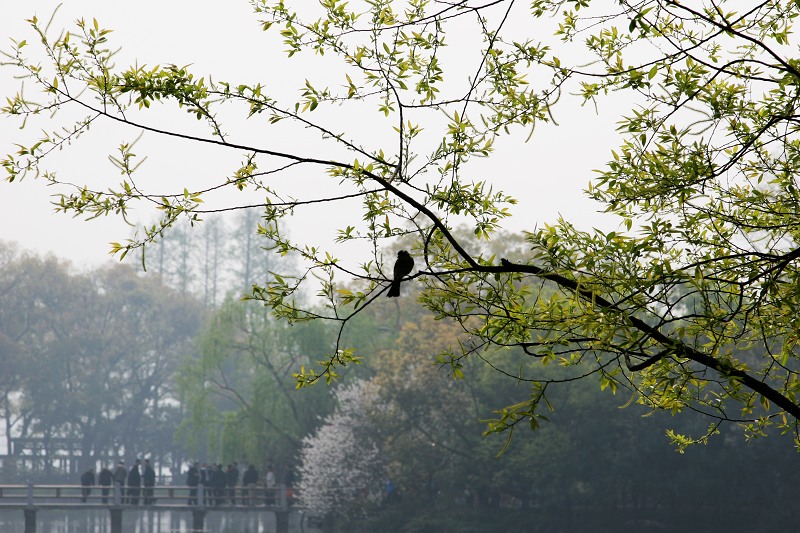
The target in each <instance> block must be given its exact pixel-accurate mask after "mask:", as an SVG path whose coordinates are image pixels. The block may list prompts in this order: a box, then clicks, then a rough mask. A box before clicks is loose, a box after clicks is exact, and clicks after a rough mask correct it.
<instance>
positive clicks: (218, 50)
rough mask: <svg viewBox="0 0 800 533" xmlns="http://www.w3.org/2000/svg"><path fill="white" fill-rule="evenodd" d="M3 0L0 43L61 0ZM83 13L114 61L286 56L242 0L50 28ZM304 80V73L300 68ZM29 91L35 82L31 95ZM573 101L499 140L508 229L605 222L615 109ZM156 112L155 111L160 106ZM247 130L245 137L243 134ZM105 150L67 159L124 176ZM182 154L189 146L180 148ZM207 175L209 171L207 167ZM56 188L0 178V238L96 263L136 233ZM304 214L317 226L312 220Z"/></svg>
mask: <svg viewBox="0 0 800 533" xmlns="http://www.w3.org/2000/svg"><path fill="white" fill-rule="evenodd" d="M0 2H1V5H2V8H1V9H0V12H2V14H3V15H2V17H0V46H2V48H3V50H7V49H8V48H9V46H10V40H9V39H10V38H17V39H27V40H28V41H32V40H35V36H34V35H33V33H32V32H31V31H30V30H29V29H28V27H27V25H26V23H25V22H24V20H25V19H26V18H29V17H30V16H31V15H33V14H36V15H37V16H38V17H39V19H48V18H49V17H50V15H51V14H52V12H53V10H54V9H55V7H56V6H57V5H58V3H59V2H57V1H51V0H36V1H32V2H18V1H9V0H0ZM81 17H83V18H86V19H87V20H91V19H92V18H93V17H95V18H97V19H98V20H99V22H100V24H101V26H104V27H107V28H111V29H113V30H114V33H113V34H112V35H111V39H112V46H113V47H122V50H121V52H120V54H119V55H118V56H117V65H118V66H128V65H130V64H133V63H135V62H138V63H139V64H147V65H155V64H159V63H160V64H167V63H174V64H178V65H186V64H191V65H192V69H193V71H194V72H196V73H198V75H208V74H211V75H213V76H214V78H215V79H217V80H220V79H224V80H228V81H231V82H238V81H247V82H251V81H256V80H254V79H253V76H254V75H258V76H264V77H265V78H270V76H271V75H272V71H270V70H269V68H268V67H269V65H265V64H264V61H262V59H264V58H270V57H273V56H275V57H277V56H281V55H282V48H281V47H280V46H277V47H276V46H275V45H274V40H270V39H268V38H267V37H266V36H265V34H264V33H263V32H261V30H260V27H259V24H258V21H257V18H256V17H255V15H253V14H252V12H251V7H250V4H249V3H248V2H247V1H244V0H228V1H226V2H210V1H192V2H189V1H184V0H179V1H176V0H170V1H168V2H164V1H160V2H156V1H153V0H143V1H140V2H137V3H135V4H130V3H115V2H104V1H99V0H70V1H69V2H66V3H64V5H63V6H62V7H61V8H60V10H59V11H58V13H57V16H56V18H55V20H54V22H53V24H52V26H51V31H52V32H54V33H55V32H56V31H57V30H58V29H60V28H71V27H72V23H73V21H74V20H76V19H78V18H81ZM326 57H327V56H326ZM290 65H293V68H298V69H299V68H301V65H303V63H302V62H292V63H290ZM273 69H274V67H273ZM10 74H11V72H10V71H9V69H7V68H3V69H0V93H2V96H3V101H5V97H6V96H9V95H12V94H13V93H14V92H16V90H17V87H18V82H17V81H16V80H13V79H10V77H9V76H10ZM297 74H302V73H297ZM298 79H299V80H302V75H300V76H299V77H298ZM263 81H264V82H269V81H270V80H269V79H264V80H263ZM298 89H299V85H298ZM32 93H33V91H31V90H30V88H29V90H28V96H32ZM572 108H573V109H574V113H573V114H569V115H567V114H564V110H563V109H562V111H561V113H562V114H560V115H558V117H557V118H558V120H559V125H558V127H555V126H552V125H546V126H544V127H541V128H540V129H539V130H538V131H537V132H536V133H534V136H533V138H532V139H531V141H529V142H528V143H527V144H521V143H516V141H515V143H507V144H506V145H501V146H499V147H498V151H497V153H495V154H494V155H493V156H492V159H491V160H490V161H491V164H492V165H493V169H495V168H496V171H497V177H496V178H495V180H494V182H495V183H498V184H499V187H500V188H502V189H503V190H504V191H505V192H506V193H508V194H511V195H512V196H514V197H516V198H517V199H519V200H520V203H519V205H517V206H516V208H515V211H514V218H513V219H511V220H510V221H509V222H508V223H506V227H507V228H508V229H512V230H521V229H530V228H533V227H534V226H535V225H537V224H539V225H541V224H542V223H545V222H553V221H554V220H555V219H556V217H557V216H558V215H559V213H560V214H563V215H564V216H565V217H566V218H568V219H570V220H572V221H575V222H576V223H577V224H578V225H579V226H581V227H583V228H586V229H589V228H591V227H592V226H597V225H606V223H605V222H602V219H601V218H600V217H599V216H598V215H597V214H596V211H597V206H596V205H594V204H592V203H591V202H589V201H588V200H587V199H585V198H584V197H583V196H582V194H581V191H582V189H584V188H585V187H586V184H587V183H588V181H589V179H590V178H591V177H592V174H593V173H592V172H591V170H592V169H595V168H600V167H602V166H603V163H604V162H605V161H606V160H607V159H608V155H609V151H610V150H611V149H612V148H614V146H615V144H616V143H615V142H613V140H614V137H613V122H614V114H613V113H611V112H608V113H605V114H602V115H600V116H598V115H597V114H596V113H595V110H594V109H591V108H588V107H584V108H581V107H579V106H578V101H577V100H575V103H574V105H572ZM363 112H364V116H363V117H360V118H363V120H365V121H369V120H372V119H373V116H374V115H375V110H374V109H372V108H371V107H369V108H367V107H365V108H364V111H363ZM617 112H619V110H617ZM151 115H152V116H153V117H155V116H156V115H155V113H151ZM18 125H19V123H18V121H16V120H12V119H8V118H7V117H2V120H0V149H2V152H3V154H6V153H8V152H9V151H13V149H14V147H13V143H14V142H15V141H16V140H18V139H19V138H20V135H30V134H33V133H35V132H36V130H33V131H31V132H28V133H25V132H20V130H19V129H18ZM102 128H103V126H102V125H101V126H100V130H99V131H100V132H101V133H104V132H107V137H109V140H110V141H109V142H111V141H113V142H114V143H117V144H118V143H119V142H123V141H128V140H130V138H131V135H135V133H129V134H125V133H119V132H117V131H116V130H113V129H111V128H106V129H105V130H103V129H102ZM241 135H242V138H246V135H245V134H241ZM115 136H117V137H115ZM517 138H524V134H523V133H520V134H518V135H517ZM144 144H145V146H143V149H142V151H143V152H145V153H147V154H148V155H149V156H150V157H151V158H153V160H154V161H155V162H154V163H151V162H150V161H148V163H147V164H149V165H163V166H164V168H170V167H169V165H172V164H174V163H175V159H176V157H175V155H176V152H175V151H174V150H178V151H179V152H178V153H182V152H181V151H183V150H191V149H193V148H191V147H188V146H180V147H177V148H173V151H172V152H169V153H168V152H165V151H164V150H163V149H162V147H161V144H160V142H159V141H158V140H156V139H152V138H149V139H145V141H144ZM108 153H109V148H108V147H107V146H100V147H98V149H97V150H96V151H94V152H91V151H88V152H87V151H85V148H84V151H83V152H71V151H70V152H68V154H67V156H68V157H72V158H73V159H72V160H68V161H65V167H69V168H70V169H74V168H76V167H75V164H76V161H75V159H74V158H79V159H80V163H81V165H82V164H83V163H84V161H85V163H86V168H87V169H90V170H91V172H93V173H98V174H103V173H107V174H109V175H111V177H112V178H113V182H114V183H117V182H118V181H120V180H119V178H118V177H114V176H113V169H112V168H111V167H110V166H109V165H108V164H107V155H108ZM182 156H184V157H185V156H186V154H185V153H182ZM159 157H161V159H159ZM189 157H191V156H189ZM237 157H238V154H237ZM70 165H72V166H70ZM151 168H152V167H151ZM230 170H231V165H230V162H226V163H225V165H222V162H221V166H220V169H219V173H220V174H219V175H221V176H224V173H225V172H230ZM72 172H74V170H72ZM76 174H77V173H76ZM209 174H213V170H212V169H209ZM164 175H165V176H169V177H170V179H168V180H164V181H166V182H167V183H169V184H170V185H173V186H174V188H175V189H177V190H182V189H183V187H184V186H188V187H189V188H190V189H191V187H192V185H191V183H186V181H187V180H189V181H191V178H190V177H188V174H183V175H181V173H180V172H177V171H174V170H170V171H169V172H165V173H164ZM4 177H5V175H4ZM217 177H219V176H217ZM67 178H69V179H70V181H74V182H79V180H80V179H81V178H80V176H73V175H67V176H62V179H67ZM206 178H207V179H213V178H211V176H210V175H209V176H206ZM170 180H173V181H174V183H173V181H170ZM162 182H163V181H162ZM178 187H179V188H178ZM175 189H173V192H174V190H175ZM50 193H51V191H50V190H48V189H47V188H46V187H44V186H43V185H42V184H41V183H39V182H37V181H34V180H32V179H28V180H25V181H24V182H23V183H14V184H8V183H7V182H5V181H3V182H0V239H2V240H9V241H18V242H19V243H20V244H21V245H22V246H23V247H26V248H30V249H33V250H35V251H38V252H53V253H54V254H56V255H58V256H61V257H65V258H67V259H70V260H71V261H73V262H74V263H76V264H77V265H86V266H94V265H97V264H99V263H102V262H104V261H108V260H110V259H109V255H108V250H109V245H108V242H109V241H122V240H124V239H125V238H126V237H128V236H129V235H130V232H131V230H130V229H129V227H128V226H126V225H125V224H124V223H123V222H122V221H121V220H118V219H114V218H111V217H109V218H104V219H101V220H94V221H92V222H84V221H82V220H80V219H77V220H76V219H72V218H70V217H69V216H66V215H63V214H54V213H53V208H52V206H51V205H50V204H49V201H50V198H49V195H50ZM142 218H144V220H135V221H136V222H152V216H151V215H149V214H146V213H145V214H143V215H142ZM134 219H136V215H134ZM308 222H309V223H312V224H313V223H314V222H315V221H313V220H310V221H308ZM304 223H305V221H304V220H302V219H301V220H300V221H298V224H300V225H302V224H304ZM293 231H294V230H293ZM296 231H297V232H298V234H299V235H301V236H302V235H303V232H304V231H309V232H311V231H313V230H311V229H309V228H303V227H297V228H296ZM309 234H310V235H312V234H313V233H309Z"/></svg>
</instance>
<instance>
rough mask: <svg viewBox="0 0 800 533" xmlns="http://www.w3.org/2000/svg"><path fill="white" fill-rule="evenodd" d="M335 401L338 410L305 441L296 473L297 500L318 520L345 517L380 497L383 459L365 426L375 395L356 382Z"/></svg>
mask: <svg viewBox="0 0 800 533" xmlns="http://www.w3.org/2000/svg"><path fill="white" fill-rule="evenodd" d="M336 396H337V400H338V406H337V409H336V410H335V411H334V413H333V414H331V415H329V416H328V417H326V418H325V420H324V422H323V424H322V426H320V428H319V430H318V431H317V432H316V433H314V434H313V435H310V436H308V437H306V438H305V440H304V442H303V445H304V446H303V452H302V455H301V466H300V469H299V474H300V478H301V479H300V482H299V484H298V489H299V492H300V498H301V499H302V500H303V503H305V504H306V505H307V506H308V507H310V508H311V509H312V510H314V511H315V512H318V513H320V514H327V513H330V512H332V511H337V512H347V511H348V510H352V509H353V508H354V507H353V506H352V505H350V504H352V503H353V502H358V501H359V500H367V501H370V502H375V501H378V500H379V499H380V497H381V494H382V493H381V479H382V478H383V467H382V464H381V457H380V453H379V449H378V445H377V443H376V442H375V441H374V440H373V439H371V438H370V432H369V430H368V424H367V417H368V414H367V411H368V409H369V408H370V406H371V407H373V408H374V406H375V403H376V401H377V395H376V394H375V389H374V387H373V386H371V384H370V383H368V382H363V381H354V382H352V383H350V384H348V385H346V386H343V387H340V388H339V389H338V390H337V394H336Z"/></svg>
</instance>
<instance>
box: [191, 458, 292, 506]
mask: <svg viewBox="0 0 800 533" xmlns="http://www.w3.org/2000/svg"><path fill="white" fill-rule="evenodd" d="M239 480H240V472H239V465H238V464H237V463H235V462H234V463H231V464H229V465H228V466H227V468H223V466H222V464H219V463H218V464H210V465H209V464H202V465H201V464H200V463H194V464H193V465H192V466H190V467H189V471H188V472H187V473H186V485H187V486H188V487H189V501H188V503H189V505H198V504H200V493H199V490H200V487H201V486H202V490H203V492H202V498H203V502H202V503H204V504H205V505H225V504H230V505H237V504H238V505H256V504H259V503H266V504H268V505H269V504H274V503H275V500H276V492H275V491H276V489H277V485H276V483H275V474H274V472H273V469H272V466H269V467H267V472H266V474H265V476H264V480H263V481H264V483H263V485H262V486H259V474H258V471H257V470H256V468H255V467H254V466H253V465H250V466H248V467H247V469H246V470H245V471H244V473H243V474H242V476H241V486H240V485H239Z"/></svg>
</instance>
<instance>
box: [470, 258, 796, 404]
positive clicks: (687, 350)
mask: <svg viewBox="0 0 800 533" xmlns="http://www.w3.org/2000/svg"><path fill="white" fill-rule="evenodd" d="M500 262H501V266H499V267H497V266H481V267H479V270H480V271H482V272H493V273H494V272H496V273H501V272H502V273H510V272H525V273H528V274H533V275H535V276H537V277H540V278H542V279H546V280H548V281H552V282H553V283H555V284H557V285H558V286H560V287H563V288H565V289H568V290H570V291H572V292H573V293H575V294H577V295H578V296H580V297H581V298H583V299H585V300H587V301H589V302H592V304H593V305H596V306H597V307H600V308H601V309H608V310H611V311H614V312H616V313H619V314H620V315H621V316H623V317H624V318H625V320H627V321H628V323H630V324H631V325H632V326H633V327H635V328H636V329H638V330H639V331H641V332H643V333H645V334H647V335H648V336H649V337H651V338H652V339H653V340H655V341H656V342H658V343H660V344H661V345H663V346H664V347H666V348H669V349H668V350H665V351H663V352H661V353H660V354H659V356H666V355H675V356H678V357H685V358H686V359H689V360H691V361H694V362H696V363H698V364H700V365H703V366H705V367H708V368H711V369H713V370H716V371H717V372H718V373H720V374H721V375H723V376H725V377H729V378H734V379H736V380H738V381H740V382H741V383H742V385H744V386H745V387H747V388H749V389H750V390H752V391H754V392H756V393H758V394H760V395H761V396H763V397H764V398H766V399H767V400H769V401H770V402H772V403H773V404H775V405H777V406H778V407H780V408H781V409H783V410H784V411H786V412H787V413H789V414H790V415H792V416H793V417H794V418H796V419H798V420H800V406H799V405H797V404H795V403H794V402H792V401H791V400H790V399H789V398H787V397H786V396H784V395H783V394H781V393H780V392H779V391H777V390H775V389H773V388H772V387H770V386H769V385H768V384H766V383H764V382H763V381H761V380H759V379H757V378H755V377H753V376H751V375H750V374H748V373H747V372H745V371H743V370H740V369H738V368H735V367H733V366H732V365H730V364H729V363H726V362H724V361H721V360H719V359H717V358H715V357H712V356H710V355H708V354H705V353H703V352H700V351H698V350H696V349H695V348H693V347H691V346H688V345H687V344H685V343H683V342H680V341H678V340H675V339H672V338H670V337H668V336H667V335H665V334H664V333H662V332H661V331H660V330H658V329H657V328H654V327H652V326H650V325H649V324H647V322H645V321H644V320H642V319H640V318H637V317H635V316H631V315H630V313H628V312H627V311H626V310H624V309H621V308H620V307H619V306H618V305H617V304H615V303H614V302H611V301H610V300H607V299H605V298H603V297H602V296H599V295H597V294H596V293H595V292H593V291H590V290H588V289H585V288H581V287H580V286H579V285H578V283H577V282H576V281H575V280H572V279H569V278H567V277H564V276H562V275H559V274H555V273H553V272H548V271H547V270H545V269H543V268H541V267H537V266H535V265H521V264H515V263H512V262H510V261H508V260H507V259H501V261H500ZM655 362H656V361H648V363H649V364H653V363H655ZM648 366H649V365H648Z"/></svg>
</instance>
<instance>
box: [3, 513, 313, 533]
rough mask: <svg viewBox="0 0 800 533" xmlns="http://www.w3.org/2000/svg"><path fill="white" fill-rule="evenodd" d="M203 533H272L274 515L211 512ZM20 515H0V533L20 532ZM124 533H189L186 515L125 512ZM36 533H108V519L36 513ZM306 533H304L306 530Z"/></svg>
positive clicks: (292, 524) (295, 531)
mask: <svg viewBox="0 0 800 533" xmlns="http://www.w3.org/2000/svg"><path fill="white" fill-rule="evenodd" d="M300 518H301V516H300V515H299V514H298V513H292V514H290V515H289V533H301V528H300ZM205 526H206V529H205V533H275V532H276V530H277V528H276V523H275V515H274V513H272V512H269V511H255V510H254V511H246V512H243V511H231V512H225V511H213V512H209V513H207V514H206V517H205ZM24 530H25V519H24V515H23V513H22V511H20V510H15V511H0V532H6V531H8V532H13V531H24ZM122 530H123V532H124V533H192V531H193V530H192V514H191V513H190V512H188V511H153V510H147V509H136V510H127V509H126V510H125V512H123V513H122ZM36 531H37V533H110V532H111V516H110V513H109V512H108V511H105V510H100V509H98V510H89V509H87V510H81V511H39V512H38V513H37V516H36ZM307 531H308V530H307Z"/></svg>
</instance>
